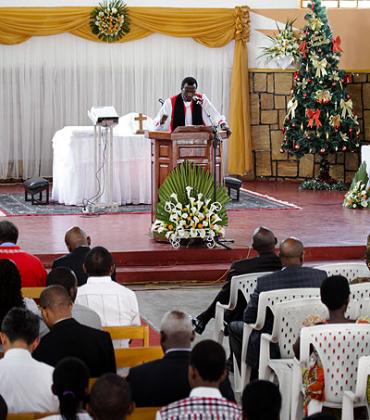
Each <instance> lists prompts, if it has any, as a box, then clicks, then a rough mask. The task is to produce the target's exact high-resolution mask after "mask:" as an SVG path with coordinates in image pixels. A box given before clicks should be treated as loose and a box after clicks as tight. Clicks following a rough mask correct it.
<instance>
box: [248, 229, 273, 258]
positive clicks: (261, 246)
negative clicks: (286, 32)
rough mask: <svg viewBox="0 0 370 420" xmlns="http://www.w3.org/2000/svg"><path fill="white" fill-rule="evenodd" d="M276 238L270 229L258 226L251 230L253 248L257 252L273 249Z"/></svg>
mask: <svg viewBox="0 0 370 420" xmlns="http://www.w3.org/2000/svg"><path fill="white" fill-rule="evenodd" d="M276 243H277V239H276V238H275V235H274V234H273V233H272V232H271V230H270V229H268V228H266V227H264V226H260V227H258V228H257V229H256V230H255V231H254V232H253V243H252V246H253V248H254V249H255V250H256V251H257V252H258V253H259V254H261V253H264V252H271V251H273V250H274V248H275V245H276Z"/></svg>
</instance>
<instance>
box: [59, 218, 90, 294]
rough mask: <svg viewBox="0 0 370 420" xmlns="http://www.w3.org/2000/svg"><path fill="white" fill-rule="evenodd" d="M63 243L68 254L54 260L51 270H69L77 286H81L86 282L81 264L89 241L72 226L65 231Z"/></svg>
mask: <svg viewBox="0 0 370 420" xmlns="http://www.w3.org/2000/svg"><path fill="white" fill-rule="evenodd" d="M64 241H65V243H66V246H67V248H68V251H69V254H67V255H64V256H63V257H60V258H58V259H56V260H55V261H54V262H53V266H52V268H56V267H68V268H70V269H71V270H72V271H73V272H74V273H75V274H76V277H77V283H78V286H81V285H83V284H85V283H86V281H87V274H86V273H85V271H84V269H83V263H84V261H85V257H86V255H87V254H88V252H89V251H90V244H91V239H90V237H89V236H87V235H86V232H84V231H83V230H82V229H81V228H79V227H78V226H73V227H72V228H70V229H68V230H67V232H66V234H65V237H64Z"/></svg>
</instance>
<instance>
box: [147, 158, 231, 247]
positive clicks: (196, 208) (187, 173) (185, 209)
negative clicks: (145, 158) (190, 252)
mask: <svg viewBox="0 0 370 420" xmlns="http://www.w3.org/2000/svg"><path fill="white" fill-rule="evenodd" d="M189 184H191V185H189ZM159 196H160V201H159V203H158V205H157V213H156V220H155V221H154V223H153V225H152V229H151V231H152V233H153V235H154V237H156V238H160V239H164V240H167V241H169V242H170V243H171V244H172V246H173V247H174V248H179V247H180V246H181V244H183V243H189V241H191V240H194V241H195V242H197V240H201V241H202V242H205V243H206V244H207V246H208V247H209V248H212V247H214V246H215V243H216V242H215V240H216V239H218V238H222V237H224V236H225V226H226V225H227V222H228V220H227V213H226V209H225V204H226V203H227V202H228V201H229V197H228V195H227V193H226V191H225V189H224V188H223V187H222V186H219V187H218V188H217V189H216V201H215V200H214V199H211V198H210V197H213V178H212V175H211V174H209V173H208V172H206V171H204V170H203V169H202V168H200V167H198V166H196V165H194V164H192V163H190V162H188V161H185V162H184V163H182V164H181V165H179V166H178V167H177V168H175V169H174V170H173V171H172V172H171V173H170V175H169V176H168V177H167V179H166V180H165V182H164V183H163V184H162V186H161V187H160V190H159Z"/></svg>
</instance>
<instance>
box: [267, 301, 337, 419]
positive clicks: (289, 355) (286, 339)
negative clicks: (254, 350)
mask: <svg viewBox="0 0 370 420" xmlns="http://www.w3.org/2000/svg"><path fill="white" fill-rule="evenodd" d="M309 315H318V316H320V318H322V319H327V318H328V316H329V312H328V309H327V307H326V306H325V305H324V304H323V303H322V302H321V300H320V299H319V298H312V299H297V300H294V301H293V300H291V301H287V302H281V303H278V304H276V306H275V313H274V326H273V329H272V333H271V334H262V337H261V347H260V362H259V379H265V380H269V381H273V376H274V374H275V375H276V377H277V379H278V382H279V388H280V392H281V395H282V409H281V414H280V416H281V419H283V420H285V419H289V417H290V405H291V393H290V392H287V390H290V389H291V388H292V367H293V359H294V352H293V344H294V343H295V341H296V339H297V337H298V335H299V332H300V331H301V329H302V327H303V322H304V320H305V319H306V318H307V317H308V316H309ZM270 343H278V345H279V350H280V357H281V358H280V359H271V358H270Z"/></svg>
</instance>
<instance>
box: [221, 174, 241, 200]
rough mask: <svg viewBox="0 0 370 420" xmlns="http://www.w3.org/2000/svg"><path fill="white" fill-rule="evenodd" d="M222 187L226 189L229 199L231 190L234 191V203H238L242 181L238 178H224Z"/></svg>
mask: <svg viewBox="0 0 370 420" xmlns="http://www.w3.org/2000/svg"><path fill="white" fill-rule="evenodd" d="M224 185H225V187H226V188H227V193H228V194H229V197H231V190H235V191H236V201H239V197H240V188H241V186H242V181H241V180H240V179H238V178H233V177H231V176H225V177H224Z"/></svg>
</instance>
